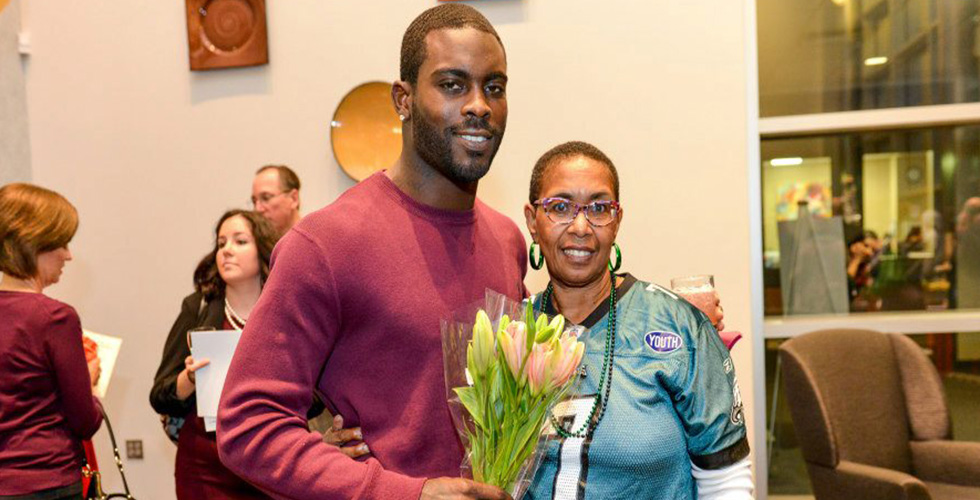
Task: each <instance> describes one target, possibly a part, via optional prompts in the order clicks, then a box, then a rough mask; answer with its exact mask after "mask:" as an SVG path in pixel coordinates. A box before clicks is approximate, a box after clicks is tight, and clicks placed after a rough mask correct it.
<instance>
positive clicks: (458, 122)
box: [411, 28, 507, 184]
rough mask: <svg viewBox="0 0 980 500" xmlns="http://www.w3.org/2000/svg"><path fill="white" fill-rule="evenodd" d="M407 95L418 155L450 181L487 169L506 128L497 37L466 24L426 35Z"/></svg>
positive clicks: (464, 180) (504, 67)
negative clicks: (409, 95) (421, 58)
mask: <svg viewBox="0 0 980 500" xmlns="http://www.w3.org/2000/svg"><path fill="white" fill-rule="evenodd" d="M414 87H415V89H414V92H413V96H412V117H411V118H412V120H411V126H412V137H413V139H414V146H415V149H416V152H417V153H418V155H419V157H421V159H422V160H423V161H425V162H426V163H428V164H429V165H431V166H432V167H433V168H435V169H436V170H437V171H439V173H441V174H442V175H443V176H445V177H446V178H447V179H449V180H451V181H453V182H456V183H464V184H466V183H472V182H475V181H478V180H479V179H480V178H482V177H483V176H484V175H486V173H487V171H488V170H490V163H491V162H492V161H493V157H494V155H496V154H497V149H498V148H499V147H500V141H501V140H502V139H503V136H504V129H505V128H506V127H507V93H506V88H507V61H506V58H505V56H504V50H503V47H501V46H500V43H499V42H497V39H496V38H495V37H494V36H493V35H491V34H489V33H484V32H482V31H478V30H475V29H472V28H463V29H445V30H436V31H432V32H430V33H429V34H428V35H427V36H426V58H425V61H424V62H423V63H422V66H421V67H420V68H419V76H418V82H416V84H415V86H414Z"/></svg>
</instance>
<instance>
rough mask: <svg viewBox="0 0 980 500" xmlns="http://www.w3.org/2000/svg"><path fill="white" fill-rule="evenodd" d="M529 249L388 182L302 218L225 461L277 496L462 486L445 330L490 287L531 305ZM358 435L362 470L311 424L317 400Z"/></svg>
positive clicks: (491, 226) (240, 398)
mask: <svg viewBox="0 0 980 500" xmlns="http://www.w3.org/2000/svg"><path fill="white" fill-rule="evenodd" d="M526 262H527V261H526V250H525V247H524V238H523V236H522V235H521V233H520V231H519V230H518V229H517V226H516V225H515V224H514V222H513V221H511V220H510V219H508V218H507V217H505V216H503V215H502V214H500V213H498V212H496V211H494V210H492V209H491V208H489V207H487V206H486V205H484V204H483V203H482V202H480V201H479V200H477V202H476V204H475V207H474V209H473V210H468V211H464V212H452V211H445V210H438V209H435V208H432V207H429V206H426V205H423V204H420V203H418V202H416V201H415V200H414V199H412V198H410V197H409V196H407V195H406V194H404V193H403V192H401V190H399V189H398V188H397V186H395V184H394V183H392V182H391V180H390V179H389V178H388V177H387V176H386V175H385V173H383V172H381V173H378V174H375V175H373V176H372V177H370V178H368V179H366V180H364V181H362V182H361V183H360V184H358V185H357V186H354V187H353V188H351V189H350V190H348V191H347V192H346V193H344V194H343V195H342V196H341V197H340V198H339V199H338V200H337V201H336V202H335V203H333V204H331V205H329V206H328V207H326V208H324V209H321V210H319V211H317V212H315V213H313V214H311V215H309V216H308V217H306V218H305V219H303V220H302V221H301V222H300V223H299V224H298V225H297V226H296V227H295V228H294V229H293V230H292V231H290V233H289V234H287V235H286V236H285V237H284V238H283V240H282V241H280V243H279V245H278V246H277V247H276V250H275V252H274V254H273V265H272V272H271V275H270V276H269V279H268V281H267V283H266V284H265V288H264V290H263V292H262V296H261V298H260V299H259V302H258V304H257V305H256V307H255V309H254V310H253V311H252V313H251V316H250V317H249V319H248V325H247V326H246V328H245V332H244V334H243V335H242V339H241V341H240V343H239V345H238V349H237V351H236V352H235V356H234V360H233V361H232V364H231V369H230V371H229V373H228V378H227V380H226V382H225V387H224V391H223V393H222V397H221V405H220V409H219V417H218V449H219V452H220V456H221V459H222V462H224V463H225V464H226V465H227V466H228V467H229V468H230V469H232V470H233V471H234V472H235V473H236V474H239V475H240V476H242V477H244V478H246V479H247V480H249V481H251V482H253V483H254V484H256V485H257V486H259V487H260V488H262V489H263V490H265V491H267V492H268V493H270V494H271V495H272V496H274V497H275V498H280V499H318V500H324V499H326V500H329V499H348V498H357V499H384V500H397V499H411V500H415V499H417V498H418V497H419V494H420V492H421V490H422V485H423V483H424V480H425V478H431V477H440V476H457V477H458V476H459V475H460V469H459V466H460V463H461V462H462V459H463V452H462V447H461V445H460V443H459V439H458V438H457V436H456V433H455V431H454V429H453V425H452V421H451V418H450V414H449V408H448V406H447V404H446V387H445V381H444V375H443V362H442V341H441V335H440V330H439V322H440V319H443V318H448V317H449V316H450V313H451V312H452V311H454V310H457V309H460V308H462V307H464V306H466V305H468V304H471V303H473V302H475V301H477V300H480V299H481V298H483V297H484V294H485V292H486V290H487V289H488V288H489V289H492V290H495V291H498V292H500V293H504V294H506V295H508V296H509V297H511V298H513V299H515V300H519V299H521V298H522V297H523V296H524V293H525V290H524V285H523V278H524V274H525V272H526ZM314 389H317V390H318V391H319V392H320V393H322V394H323V395H324V396H325V398H326V399H327V404H328V406H329V407H331V409H332V410H334V411H335V412H337V413H339V414H340V415H343V417H344V425H345V426H347V427H354V426H360V427H361V428H362V430H363V434H364V441H365V442H366V443H367V444H368V445H369V447H370V449H371V455H370V458H368V459H366V460H353V459H350V458H347V457H346V456H344V455H343V454H342V453H341V452H340V451H339V449H338V448H336V447H334V446H330V445H327V444H325V443H323V442H322V441H321V439H320V437H319V436H318V435H316V434H311V433H310V432H309V431H308V430H307V427H306V418H305V415H306V410H307V408H308V407H309V405H310V402H311V396H312V393H313V390H314Z"/></svg>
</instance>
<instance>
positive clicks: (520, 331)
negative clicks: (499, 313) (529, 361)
mask: <svg viewBox="0 0 980 500" xmlns="http://www.w3.org/2000/svg"><path fill="white" fill-rule="evenodd" d="M526 336H527V326H526V325H525V324H524V323H523V322H521V321H515V322H513V323H508V324H507V326H506V327H505V329H504V330H501V331H500V333H498V334H497V347H498V349H499V350H500V352H501V354H503V356H504V360H505V361H506V362H507V367H508V368H510V373H511V374H512V375H514V379H515V380H517V384H518V386H520V387H523V386H524V382H525V380H527V376H526V375H525V373H524V372H523V371H521V366H522V364H523V363H524V355H525V354H526V353H525V350H524V345H525V342H526Z"/></svg>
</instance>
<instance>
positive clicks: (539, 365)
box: [524, 344, 554, 396]
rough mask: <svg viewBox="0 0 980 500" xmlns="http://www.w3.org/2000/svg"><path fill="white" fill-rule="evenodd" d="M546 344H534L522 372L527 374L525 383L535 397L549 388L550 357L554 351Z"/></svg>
mask: <svg viewBox="0 0 980 500" xmlns="http://www.w3.org/2000/svg"><path fill="white" fill-rule="evenodd" d="M548 347H549V346H548V345H547V344H535V345H534V347H533V348H532V349H531V354H530V355H528V357H527V364H526V365H525V366H524V371H525V372H526V373H527V383H528V385H530V386H531V394H533V395H535V396H537V395H539V394H541V393H542V392H543V391H544V390H545V389H548V388H549V387H551V371H552V369H553V366H552V363H551V355H552V353H553V352H554V350H552V349H549V348H548Z"/></svg>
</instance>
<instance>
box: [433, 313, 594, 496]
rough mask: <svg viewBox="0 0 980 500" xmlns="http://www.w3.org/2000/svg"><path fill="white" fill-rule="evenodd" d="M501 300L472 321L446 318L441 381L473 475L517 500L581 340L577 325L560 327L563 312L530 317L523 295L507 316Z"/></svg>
mask: <svg viewBox="0 0 980 500" xmlns="http://www.w3.org/2000/svg"><path fill="white" fill-rule="evenodd" d="M499 302H500V300H499V298H498V300H491V299H490V298H488V301H487V305H490V306H491V307H488V308H480V309H479V310H478V311H477V313H476V321H475V323H474V324H472V327H470V325H469V324H468V323H457V322H448V323H447V322H444V323H443V353H444V358H445V364H446V384H447V388H448V389H449V396H450V406H451V409H453V410H454V412H453V413H454V415H453V416H454V418H455V420H456V428H457V431H458V432H459V433H460V436H461V438H462V439H463V442H464V445H465V446H466V449H467V452H468V459H469V466H470V468H471V471H472V475H473V479H475V480H476V481H479V482H483V483H488V484H493V485H496V486H499V487H501V488H503V489H505V490H508V491H510V492H511V495H512V496H513V497H514V498H520V497H521V495H523V493H524V491H526V489H527V486H528V485H529V484H530V481H531V479H533V477H534V472H535V469H536V468H537V465H538V462H539V459H540V454H537V453H535V451H536V449H537V448H538V438H539V436H540V435H541V432H542V430H543V429H544V427H545V425H546V424H547V420H548V415H549V414H550V411H551V408H552V407H553V406H554V405H555V404H556V403H558V402H559V401H561V400H562V399H563V398H564V397H565V396H566V394H568V393H569V389H570V388H571V386H572V385H573V383H574V380H575V379H577V377H573V376H572V375H573V374H575V373H576V372H577V370H578V366H579V364H580V363H581V361H582V356H583V354H584V352H585V344H583V343H582V342H579V341H578V335H577V333H578V332H579V331H580V330H578V329H569V330H565V318H564V317H562V316H561V315H558V316H555V317H554V318H553V319H552V320H551V321H548V318H547V317H546V316H545V315H543V314H541V315H539V316H538V317H537V318H536V319H535V317H534V310H533V308H532V307H531V303H530V302H529V301H528V302H526V305H525V306H524V310H523V311H521V310H520V307H519V306H516V305H515V304H509V307H508V308H507V309H510V310H511V312H516V313H517V315H522V316H523V321H519V320H512V319H511V318H510V316H509V315H507V314H503V312H502V310H503V309H505V308H502V307H499ZM493 306H496V307H493ZM488 310H496V312H498V314H499V315H498V316H497V317H498V318H499V319H497V320H496V321H491V317H490V315H489V314H488V313H487V311H488ZM521 312H523V314H521ZM470 317H472V316H470ZM494 324H496V328H494ZM470 332H471V335H468V333H470ZM464 346H465V363H461V361H462V360H461V357H462V352H463V348H464ZM460 365H463V367H461V366H460ZM461 368H462V369H461ZM460 372H463V375H462V376H460ZM463 409H465V411H461V410H463Z"/></svg>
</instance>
